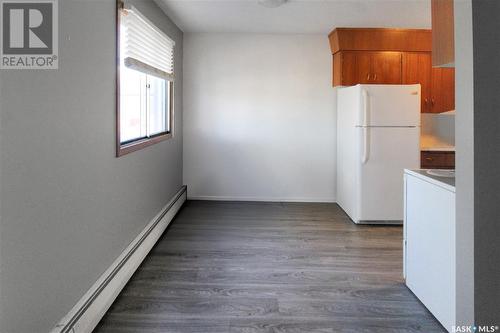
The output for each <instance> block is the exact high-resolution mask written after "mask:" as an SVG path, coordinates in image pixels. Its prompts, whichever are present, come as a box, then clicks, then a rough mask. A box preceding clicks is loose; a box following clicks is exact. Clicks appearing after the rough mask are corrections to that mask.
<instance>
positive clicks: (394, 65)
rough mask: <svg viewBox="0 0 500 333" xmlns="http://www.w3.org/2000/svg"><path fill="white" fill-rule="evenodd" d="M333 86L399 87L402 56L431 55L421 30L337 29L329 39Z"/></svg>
mask: <svg viewBox="0 0 500 333" xmlns="http://www.w3.org/2000/svg"><path fill="white" fill-rule="evenodd" d="M329 39H330V46H331V50H332V54H333V86H338V85H343V86H350V85H355V84H359V83H362V84H401V83H402V82H403V65H402V59H403V54H404V53H405V52H430V50H431V47H432V40H431V31H430V30H424V29H382V28H338V29H335V30H334V31H332V33H331V34H330V35H329Z"/></svg>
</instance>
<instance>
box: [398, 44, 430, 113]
mask: <svg viewBox="0 0 500 333" xmlns="http://www.w3.org/2000/svg"><path fill="white" fill-rule="evenodd" d="M431 58H432V56H431V54H430V53H429V52H404V53H403V82H402V83H403V84H420V86H421V96H422V99H421V111H422V112H431V73H432V66H431V63H432V59H431Z"/></svg>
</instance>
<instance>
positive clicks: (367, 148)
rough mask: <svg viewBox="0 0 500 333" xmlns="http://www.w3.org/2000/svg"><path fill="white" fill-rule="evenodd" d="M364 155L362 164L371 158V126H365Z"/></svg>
mask: <svg viewBox="0 0 500 333" xmlns="http://www.w3.org/2000/svg"><path fill="white" fill-rule="evenodd" d="M362 129H363V156H362V157H361V164H366V162H368V160H369V159H370V127H366V126H365V127H363V128H362Z"/></svg>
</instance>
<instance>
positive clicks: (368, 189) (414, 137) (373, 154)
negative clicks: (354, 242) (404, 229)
mask: <svg viewBox="0 0 500 333" xmlns="http://www.w3.org/2000/svg"><path fill="white" fill-rule="evenodd" d="M357 130H358V138H359V140H357V142H358V145H359V149H358V151H359V155H360V156H359V163H358V164H357V165H358V168H357V169H358V170H357V177H356V178H357V182H356V183H357V186H358V188H357V191H356V192H357V200H356V205H357V207H356V214H355V215H356V217H355V221H354V222H356V223H402V221H403V187H404V184H403V174H404V169H418V168H419V167H420V148H419V147H420V128H419V127H367V128H362V127H358V128H357ZM353 220H354V219H353Z"/></svg>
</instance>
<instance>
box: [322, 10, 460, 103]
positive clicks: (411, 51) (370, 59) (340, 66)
mask: <svg viewBox="0 0 500 333" xmlns="http://www.w3.org/2000/svg"><path fill="white" fill-rule="evenodd" d="M443 1H444V0H443ZM329 38H330V45H331V49H332V53H333V85H334V86H339V85H342V86H352V85H356V84H360V83H361V84H420V86H421V89H422V100H421V102H422V103H421V111H422V112H433V113H439V112H446V111H450V110H453V109H454V108H455V81H454V80H455V71H454V69H453V68H433V67H432V53H431V49H432V38H431V31H430V30H424V29H378V28H376V29H369V28H360V29H355V28H340V29H335V30H334V31H333V32H332V33H331V34H330V35H329Z"/></svg>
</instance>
